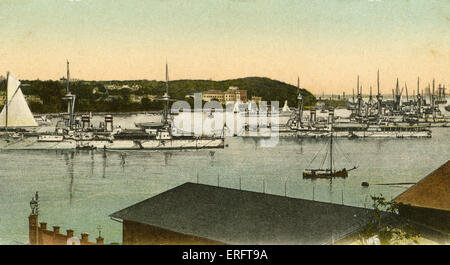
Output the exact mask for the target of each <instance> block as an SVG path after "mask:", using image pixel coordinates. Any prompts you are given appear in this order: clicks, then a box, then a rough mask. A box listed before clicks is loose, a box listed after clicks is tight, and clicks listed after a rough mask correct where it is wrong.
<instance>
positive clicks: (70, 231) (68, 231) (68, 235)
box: [66, 229, 73, 238]
mask: <svg viewBox="0 0 450 265" xmlns="http://www.w3.org/2000/svg"><path fill="white" fill-rule="evenodd" d="M66 232H67V238H71V237H73V230H72V229H68V230H66Z"/></svg>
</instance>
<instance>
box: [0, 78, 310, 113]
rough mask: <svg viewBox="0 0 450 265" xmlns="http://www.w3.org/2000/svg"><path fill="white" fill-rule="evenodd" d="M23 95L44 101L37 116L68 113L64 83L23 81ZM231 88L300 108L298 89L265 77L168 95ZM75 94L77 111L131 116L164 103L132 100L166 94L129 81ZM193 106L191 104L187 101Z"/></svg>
mask: <svg viewBox="0 0 450 265" xmlns="http://www.w3.org/2000/svg"><path fill="white" fill-rule="evenodd" d="M22 84H26V86H23V87H22V91H23V93H24V94H25V95H36V96H38V97H40V99H41V100H42V104H41V103H39V102H32V103H29V105H30V108H31V110H32V111H33V112H35V113H49V112H63V111H66V102H65V101H64V100H63V99H62V97H63V96H64V94H65V83H64V82H60V81H51V80H49V81H41V80H23V81H22ZM113 85H115V86H120V87H121V86H124V85H128V86H130V87H132V86H136V87H138V89H131V88H122V89H114V90H111V89H107V87H108V86H113ZM230 86H236V87H239V89H245V90H247V95H248V98H249V99H251V97H252V96H259V97H262V99H263V100H264V101H267V102H270V101H279V102H280V106H282V105H283V104H284V101H285V100H288V104H289V106H296V105H297V88H296V87H295V86H292V85H289V84H286V83H283V82H280V81H277V80H272V79H269V78H264V77H246V78H238V79H231V80H223V81H212V80H174V81H170V82H169V89H170V90H169V93H170V96H171V97H172V98H173V99H179V100H186V97H185V96H186V95H187V94H190V93H195V92H203V91H206V90H210V89H215V90H222V91H225V90H227V89H228V88H229V87H230ZM70 88H71V91H72V93H73V94H75V95H76V96H77V100H76V106H75V109H76V111H81V112H84V111H92V112H108V111H111V112H128V111H148V110H161V109H162V108H163V103H162V102H161V101H156V100H155V101H152V100H149V99H147V98H143V99H142V100H141V101H139V102H133V100H131V99H132V97H135V98H136V97H139V96H146V95H157V96H160V95H162V94H163V93H164V90H165V82H163V81H155V80H126V81H118V80H115V81H73V82H71V83H70ZM5 89H6V85H5V81H2V82H1V84H0V91H2V92H3V93H4V91H5ZM301 93H302V96H303V98H304V99H305V106H306V107H307V106H312V105H314V104H315V102H316V98H315V97H314V96H313V95H312V94H311V93H310V92H309V91H307V90H306V89H301ZM188 101H189V102H191V101H192V100H191V99H190V100H188Z"/></svg>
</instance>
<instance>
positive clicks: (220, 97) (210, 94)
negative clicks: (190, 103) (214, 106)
mask: <svg viewBox="0 0 450 265" xmlns="http://www.w3.org/2000/svg"><path fill="white" fill-rule="evenodd" d="M202 100H203V101H206V102H209V101H211V100H217V101H219V102H220V103H223V102H225V96H224V92H223V91H221V90H207V91H204V92H203V93H202Z"/></svg>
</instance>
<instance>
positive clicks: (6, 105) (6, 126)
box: [5, 72, 9, 130]
mask: <svg viewBox="0 0 450 265" xmlns="http://www.w3.org/2000/svg"><path fill="white" fill-rule="evenodd" d="M8 81H9V72H8V73H7V74H6V101H5V102H6V104H5V111H6V113H5V114H6V120H5V130H8Z"/></svg>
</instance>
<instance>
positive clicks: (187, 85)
mask: <svg viewBox="0 0 450 265" xmlns="http://www.w3.org/2000/svg"><path fill="white" fill-rule="evenodd" d="M230 86H235V87H239V89H245V90H247V95H248V98H249V99H251V97H252V96H259V97H262V99H263V100H265V101H279V102H280V105H281V104H284V101H285V100H288V103H289V105H290V106H296V105H297V87H295V86H293V85H290V84H286V83H283V82H280V81H277V80H272V79H269V78H266V77H245V78H238V79H230V80H224V81H210V80H177V81H173V82H170V93H171V95H174V96H178V95H181V96H182V95H186V94H187V93H193V92H202V91H205V90H210V89H215V90H223V91H225V90H227V89H228V88H229V87H230ZM301 93H302V96H303V98H304V99H305V105H307V106H311V105H314V104H315V102H316V99H315V97H314V95H312V94H311V93H310V92H309V91H308V90H306V89H301Z"/></svg>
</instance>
